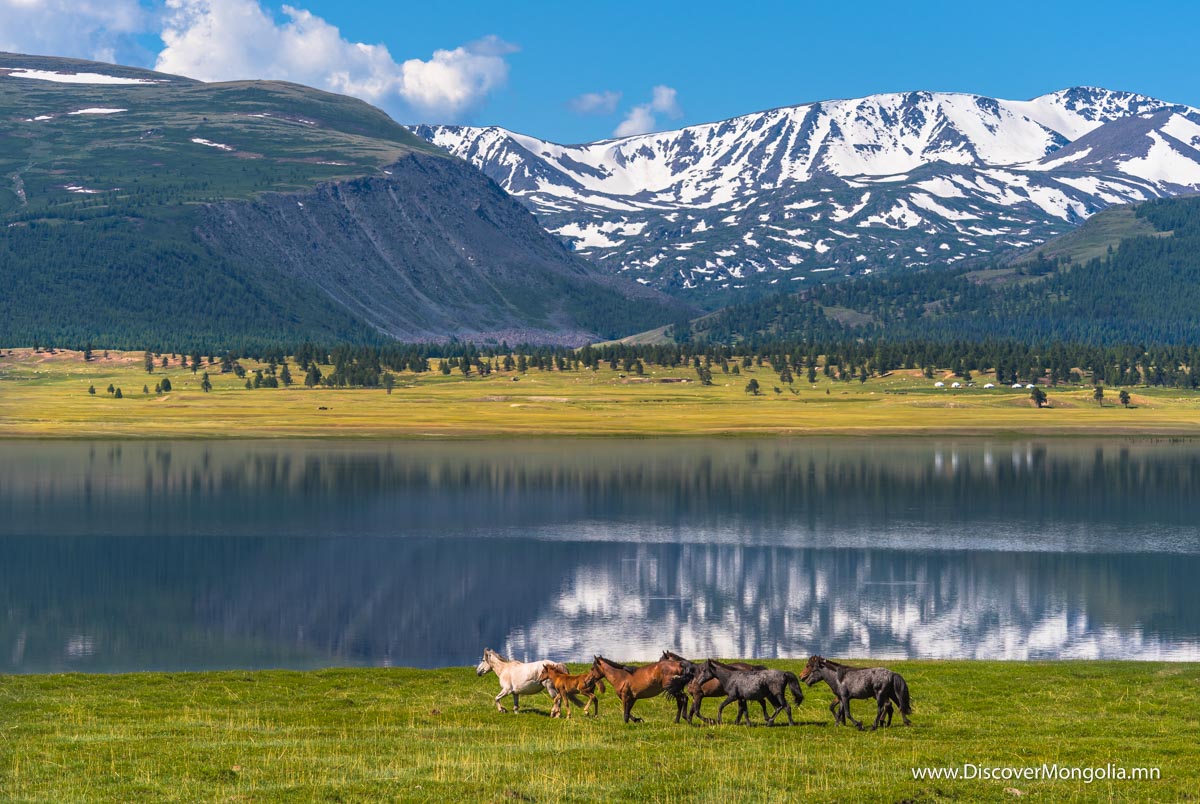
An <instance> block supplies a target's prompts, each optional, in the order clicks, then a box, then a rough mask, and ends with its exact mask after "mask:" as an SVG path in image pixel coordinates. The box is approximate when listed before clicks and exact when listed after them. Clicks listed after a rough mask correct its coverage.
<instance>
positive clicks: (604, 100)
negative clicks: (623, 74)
mask: <svg viewBox="0 0 1200 804" xmlns="http://www.w3.org/2000/svg"><path fill="white" fill-rule="evenodd" d="M620 102H621V93H620V92H613V91H612V90H605V91H604V92H585V93H583V94H582V95H580V96H579V97H578V98H572V99H571V100H570V102H569V103H567V106H569V107H570V109H571V111H573V112H575V113H576V114H612V113H613V112H615V111H616V110H617V104H618V103H620Z"/></svg>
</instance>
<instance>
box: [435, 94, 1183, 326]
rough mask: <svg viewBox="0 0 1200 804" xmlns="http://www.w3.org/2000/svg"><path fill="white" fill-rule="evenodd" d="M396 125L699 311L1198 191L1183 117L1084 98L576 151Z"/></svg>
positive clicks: (1143, 104) (922, 99) (869, 105)
mask: <svg viewBox="0 0 1200 804" xmlns="http://www.w3.org/2000/svg"><path fill="white" fill-rule="evenodd" d="M414 131H415V132H416V133H417V134H418V135H419V136H421V137H424V138H425V139H427V140H429V141H431V142H433V143H434V144H436V145H439V146H441V147H443V148H445V149H447V150H449V151H450V152H451V153H453V154H455V155H457V156H460V157H462V158H464V159H467V160H469V161H470V162H472V163H473V164H475V165H476V166H477V167H479V168H480V169H482V170H483V171H484V172H485V173H486V174H487V175H489V176H490V177H491V178H493V179H494V180H496V181H497V182H498V183H499V184H500V185H501V186H502V187H504V188H505V189H506V190H508V192H510V193H512V194H513V195H514V196H516V197H517V198H518V199H520V200H521V201H522V202H523V203H524V204H525V205H526V206H528V207H529V208H530V209H531V210H533V212H534V213H536V214H537V216H538V217H539V219H540V220H541V221H542V224H543V225H544V226H545V227H546V228H547V229H549V230H550V231H552V232H554V233H556V234H558V235H559V236H561V237H563V238H565V239H567V240H569V241H570V242H572V243H573V244H574V246H575V248H576V249H577V250H578V251H579V252H581V253H583V254H586V255H587V256H589V257H591V258H592V259H594V260H596V261H598V262H599V263H600V264H602V265H605V266H609V267H610V268H611V270H612V271H613V272H615V273H625V274H626V275H627V276H633V277H634V278H636V279H637V280H638V281H640V282H642V283H644V284H652V285H655V286H658V287H661V288H663V289H665V290H669V291H674V292H677V293H680V294H682V295H685V296H689V297H693V298H695V299H696V300H697V301H705V299H706V298H707V299H708V300H707V303H710V304H722V303H725V302H727V301H730V300H729V299H727V298H715V297H716V296H717V295H718V294H717V293H716V292H717V291H719V290H723V289H736V288H749V289H753V290H764V289H768V288H770V287H771V286H775V287H777V288H778V287H779V286H780V285H782V284H784V283H788V282H793V281H810V282H811V281H822V280H824V279H827V278H829V277H830V276H834V275H838V274H848V273H863V272H870V271H877V270H882V269H889V268H899V267H916V266H920V265H925V264H929V263H931V262H934V261H938V262H942V263H947V262H955V261H958V260H962V259H966V258H968V257H974V256H982V255H987V254H990V253H995V252H997V251H1001V250H1004V249H1011V248H1020V247H1024V246H1029V245H1032V244H1035V243H1039V242H1041V241H1043V240H1045V239H1046V238H1048V237H1051V236H1053V235H1056V234H1060V233H1062V232H1063V231H1066V230H1067V229H1068V228H1070V227H1072V226H1074V225H1076V224H1078V223H1080V222H1081V221H1082V220H1084V219H1085V218H1087V217H1088V216H1089V215H1091V214H1092V213H1093V212H1096V211H1098V210H1099V209H1102V208H1103V207H1106V206H1109V205H1111V204H1118V203H1126V202H1129V201H1136V200H1142V199H1146V198H1152V197H1156V196H1161V195H1170V194H1176V193H1181V192H1192V191H1196V190H1200V112H1198V111H1197V110H1196V109H1192V108H1190V107H1187V106H1182V105H1177V104H1170V103H1167V102H1165V101H1161V100H1157V99H1155V98H1149V97H1146V96H1143V95H1136V94H1132V93H1128V92H1114V91H1110V90H1106V89H1096V88H1090V87H1076V88H1073V89H1066V90H1062V91H1059V92H1054V93H1051V94H1049V95H1043V96H1041V97H1038V98H1034V99H1033V100H1029V101H1011V100H999V99H995V98H987V97H982V96H978V95H968V94H959V93H939V92H911V93H903V94H886V95H873V96H870V97H866V98H859V99H855V100H837V101H824V102H820V103H812V104H806V105H802V106H792V107H787V108H781V109H772V110H770V111H766V112H759V113H756V114H750V115H745V116H742V117H737V118H733V119H731V120H724V121H721V122H717V123H707V124H704V125H698V126H690V127H688V128H683V129H679V130H677V131H668V132H663V133H657V134H644V135H639V136H634V137H625V138H620V139H613V140H604V141H600V142H594V143H587V144H583V145H558V144H555V143H551V142H546V141H544V140H539V139H536V138H534V137H529V136H526V135H523V134H517V133H514V132H511V131H508V130H506V129H502V128H496V127H490V128H473V127H459V126H417V127H415V128H414ZM780 289H781V288H780ZM710 294H712V296H713V297H711V298H710ZM727 295H728V294H719V296H727Z"/></svg>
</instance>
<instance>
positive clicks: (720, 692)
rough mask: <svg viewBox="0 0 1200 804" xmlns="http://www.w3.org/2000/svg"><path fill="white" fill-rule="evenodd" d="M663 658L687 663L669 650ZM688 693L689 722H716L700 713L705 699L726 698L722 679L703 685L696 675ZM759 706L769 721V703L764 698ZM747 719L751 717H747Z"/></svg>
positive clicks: (741, 666)
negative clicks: (694, 719) (690, 700)
mask: <svg viewBox="0 0 1200 804" xmlns="http://www.w3.org/2000/svg"><path fill="white" fill-rule="evenodd" d="M662 657H663V658H664V659H675V660H677V661H687V660H686V659H684V658H683V657H682V656H680V655H679V654H678V653H672V652H671V651H669V650H664V651H663V655H662ZM712 661H714V662H715V663H716V664H719V665H721V666H722V667H728V668H729V669H730V670H766V669H767V667H766V665H763V664H746V663H745V662H717V661H716V660H715V659H714V660H712ZM687 692H688V695H690V696H692V705H691V708H689V709H688V712H687V715H686V717H687V722H688V723H691V722H692V718H694V717H696V716H697V715H699V716H700V721H701V722H703V723H714V722H716V721H714V720H713V719H712V718H709V717H705V716H704V715H703V714H702V713H701V712H700V704H702V703H704V699H705V698H715V697H718V696H719V697H722V698H724V697H725V688H724V687H722V686H721V679H719V678H717V677H716V676H713V677H712V678H710V679H708V680H707V681H705V682H704V683H703V684H701V683H700V675H699V674H698V673H697V674H696V675H694V676H692V680H691V681H689V682H688V684H687ZM779 703H780V702H779V701H771V705H772V706H779ZM759 704H761V705H762V714H763V720H766V719H767V701H766V699H765V698H764V699H763V700H760V701H759ZM747 717H749V715H747Z"/></svg>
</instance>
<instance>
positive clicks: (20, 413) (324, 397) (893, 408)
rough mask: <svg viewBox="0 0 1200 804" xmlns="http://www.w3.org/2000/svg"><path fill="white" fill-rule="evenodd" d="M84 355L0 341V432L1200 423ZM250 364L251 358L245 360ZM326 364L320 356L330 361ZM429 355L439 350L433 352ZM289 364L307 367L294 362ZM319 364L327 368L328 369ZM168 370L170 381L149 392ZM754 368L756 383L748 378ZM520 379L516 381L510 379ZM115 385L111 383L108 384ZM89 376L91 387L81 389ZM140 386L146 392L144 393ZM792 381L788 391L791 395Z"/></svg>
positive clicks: (1023, 404) (989, 402) (1174, 426)
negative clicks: (331, 380)
mask: <svg viewBox="0 0 1200 804" xmlns="http://www.w3.org/2000/svg"><path fill="white" fill-rule="evenodd" d="M96 358H97V359H96V360H94V361H93V362H89V363H85V362H84V361H83V359H82V355H81V354H80V353H79V352H68V351H59V352H57V353H56V354H54V355H49V354H45V353H35V352H34V351H33V350H32V349H23V350H22V349H16V350H4V351H3V353H0V437H60V438H61V437H76V438H80V437H110V436H111V437H124V438H128V437H133V438H137V437H161V438H169V437H196V438H205V437H220V438H229V437H255V438H262V437H267V438H269V437H329V436H337V437H350V438H355V437H372V438H381V437H404V438H413V437H416V438H422V437H464V438H472V437H480V436H491V435H498V436H520V435H526V434H529V435H561V436H631V435H632V436H666V435H753V434H781V435H841V434H845V435H874V434H878V435H918V434H925V433H939V434H956V435H974V434H980V435H1006V434H1034V435H1136V434H1147V435H1195V434H1198V433H1200V394H1196V393H1191V392H1185V391H1178V390H1172V389H1156V388H1133V389H1130V391H1131V394H1132V404H1131V405H1130V407H1129V408H1128V409H1126V408H1123V407H1121V406H1120V405H1119V404H1118V403H1117V399H1116V396H1117V389H1113V388H1110V389H1108V395H1107V398H1106V401H1105V404H1104V406H1103V407H1101V406H1099V405H1097V404H1096V402H1094V401H1093V400H1092V389H1091V387H1090V386H1089V387H1083V386H1059V387H1058V388H1050V387H1045V390H1046V392H1047V394H1048V395H1049V403H1050V406H1049V407H1047V408H1044V409H1041V410H1039V409H1037V408H1036V407H1035V406H1034V404H1033V402H1031V401H1030V399H1029V391H1027V390H1025V389H1011V388H995V389H984V388H983V385H984V384H986V383H987V382H990V381H991V380H992V378H991V377H990V376H989V375H979V376H977V377H976V378H975V382H976V384H977V385H976V387H974V388H963V389H953V388H949V387H946V388H934V382H935V380H937V379H944V380H945V382H946V385H947V386H949V385H950V384H951V382H952V381H953V380H954V378H953V377H952V376H950V375H949V374H946V375H945V376H942V375H939V376H938V377H936V378H935V379H926V378H925V377H922V376H921V375H920V372H918V371H898V372H894V373H892V374H889V375H887V376H884V377H876V378H872V379H871V380H869V381H868V382H866V383H860V382H858V381H857V380H855V381H853V382H839V381H831V380H829V379H827V378H825V377H823V376H819V377H818V381H817V383H816V384H815V385H810V384H808V383H806V382H803V378H797V382H796V383H795V384H794V386H793V387H791V388H789V387H783V388H780V393H776V392H775V391H774V388H775V387H777V386H779V385H780V383H779V380H778V376H777V375H776V374H775V373H774V372H772V371H771V370H770V368H768V367H754V368H749V369H745V370H743V371H742V373H741V374H736V375H735V374H721V373H719V372H715V373H714V385H712V386H710V387H705V386H702V385H701V384H700V383H699V382H697V380H696V373H695V371H693V370H692V369H691V368H682V367H681V368H676V369H669V370H667V369H662V368H658V367H648V368H647V373H646V375H645V376H643V377H638V376H635V375H632V374H629V375H626V374H624V373H622V372H618V371H614V370H611V369H609V368H608V367H607V365H606V366H604V367H603V368H601V369H600V370H599V371H597V372H592V371H589V370H587V369H584V370H582V371H578V372H575V371H568V372H558V371H540V370H530V371H528V372H526V373H524V374H521V373H518V372H497V373H495V374H493V375H491V376H489V377H479V376H474V375H473V376H471V377H463V376H462V375H461V374H459V373H458V372H457V371H456V372H454V373H453V374H451V375H449V376H443V375H442V374H441V373H440V372H438V371H436V370H435V371H432V372H428V373H424V374H419V375H418V374H411V373H401V374H399V375H397V378H396V380H397V385H396V388H395V390H394V392H393V393H391V394H387V393H386V392H385V391H383V390H382V389H349V390H344V389H343V390H335V389H329V388H321V387H318V388H315V389H309V388H305V387H303V385H300V384H299V382H298V383H297V384H296V385H293V386H292V387H291V388H278V389H272V388H261V389H256V390H247V389H246V388H245V379H239V378H237V377H235V376H234V375H232V374H226V375H221V374H220V373H219V367H217V366H210V367H206V368H208V370H209V373H210V377H211V378H212V384H213V389H212V391H211V392H210V393H203V392H202V391H201V390H200V383H201V375H200V374H193V373H192V371H191V370H190V369H183V368H181V367H179V365H178V362H177V361H174V362H173V363H172V365H171V367H170V368H167V369H163V368H156V369H155V371H154V373H153V374H147V373H146V372H145V371H144V370H143V367H142V354H141V353H118V352H112V353H109V354H108V356H107V357H105V356H104V355H103V354H102V353H97V356H96ZM243 364H244V365H245V367H246V368H247V369H248V370H249V371H250V372H251V373H253V370H254V369H255V368H259V366H257V365H256V364H255V363H253V362H252V361H243ZM328 368H329V367H326V369H328ZM435 368H436V362H435ZM290 370H291V373H292V375H293V376H294V377H295V378H296V379H297V381H299V380H300V379H301V378H302V377H303V372H301V371H300V370H299V367H298V366H296V365H295V364H292V365H291V366H290ZM326 373H328V371H326ZM164 377H167V378H169V379H170V380H171V384H172V386H173V390H172V391H171V392H170V393H167V394H155V393H154V386H155V383H157V382H160V381H161V380H162V379H163V378H164ZM751 378H754V379H757V380H758V382H759V384H760V385H761V387H762V390H763V395H761V396H751V395H749V394H747V393H746V392H745V390H744V388H745V386H746V383H747V382H748V381H749V380H750V379H751ZM514 380H515V381H514ZM110 384H111V385H112V386H114V389H116V388H119V389H121V390H122V398H121V399H116V398H114V396H113V395H110V394H109V393H107V388H108V386H109V385H110ZM89 385H92V386H94V387H95V389H96V394H95V395H94V396H92V395H89V394H88V392H87V389H88V386H89ZM143 387H146V388H148V393H144V392H143V390H142V389H143ZM793 390H794V392H793Z"/></svg>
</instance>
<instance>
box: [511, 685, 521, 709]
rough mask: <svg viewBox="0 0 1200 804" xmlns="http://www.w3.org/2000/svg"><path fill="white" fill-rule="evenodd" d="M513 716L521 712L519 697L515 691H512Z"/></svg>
mask: <svg viewBox="0 0 1200 804" xmlns="http://www.w3.org/2000/svg"><path fill="white" fill-rule="evenodd" d="M512 696H513V714H514V715H515V714H517V713H518V712H520V711H521V696H519V695H517V692H516V690H513V694H512Z"/></svg>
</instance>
